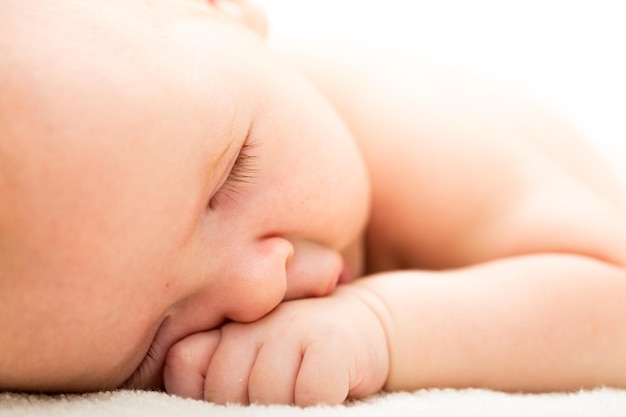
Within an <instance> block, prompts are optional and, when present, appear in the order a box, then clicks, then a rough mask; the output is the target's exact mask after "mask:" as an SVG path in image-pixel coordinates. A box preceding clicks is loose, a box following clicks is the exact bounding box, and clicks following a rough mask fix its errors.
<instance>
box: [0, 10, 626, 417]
mask: <svg viewBox="0 0 626 417" xmlns="http://www.w3.org/2000/svg"><path fill="white" fill-rule="evenodd" d="M259 2H260V3H261V4H262V5H264V6H265V7H266V8H267V9H268V11H269V17H270V22H271V24H272V26H271V27H273V31H272V32H270V33H272V34H273V35H272V36H277V37H284V36H289V37H294V36H295V37H303V38H311V37H322V38H323V37H325V36H336V35H339V37H342V38H344V39H345V38H358V39H366V40H371V41H372V42H373V41H376V42H379V43H380V42H382V43H385V42H389V43H390V44H393V45H394V46H396V47H397V46H398V44H401V43H403V42H404V43H405V44H407V45H409V44H410V46H411V47H412V48H414V49H415V51H416V52H417V53H420V54H423V55H427V56H432V57H434V58H437V59H441V60H448V61H450V62H452V63H453V64H455V65H462V66H466V67H468V68H470V69H473V70H478V71H482V72H485V73H491V74H493V75H494V76H498V77H504V78H508V79H510V80H512V81H514V82H517V83H520V84H522V85H524V86H526V87H528V88H529V89H530V90H534V92H536V93H537V94H538V95H539V96H541V97H542V98H544V99H546V100H548V101H550V102H551V103H552V104H554V105H555V106H556V107H558V108H559V109H560V110H561V111H563V112H564V113H565V114H566V115H567V116H569V117H570V118H571V119H572V120H573V121H574V122H575V123H576V124H577V125H578V127H579V128H580V129H581V130H583V131H584V132H585V133H586V134H587V136H588V137H590V138H591V139H592V144H593V145H594V146H596V148H597V149H598V151H599V152H600V153H601V154H602V155H603V156H605V157H606V159H607V161H608V163H609V164H611V165H612V166H613V168H614V170H615V172H616V173H617V174H618V176H619V177H620V178H621V179H622V181H623V182H622V184H625V185H626V153H625V152H624V148H625V146H624V145H625V144H626V124H625V123H624V120H626V81H625V80H626V76H625V74H626V60H624V59H623V52H622V51H624V50H626V45H624V43H625V41H624V40H625V39H626V25H623V24H622V21H623V12H622V11H621V8H620V6H621V5H620V2H619V1H614V2H613V3H611V2H610V1H608V2H601V3H598V4H601V5H602V8H600V7H599V6H598V7H595V8H594V4H596V3H595V2H592V1H591V0H583V1H580V2H565V1H562V0H528V1H525V2H506V1H504V2H503V1H501V0H497V1H496V0H475V1H472V2H467V1H465V0H438V1H423V2H422V1H419V2H409V1H406V0H404V1H402V0H388V1H385V2H380V1H375V2H370V1H367V0H335V1H319V0H298V1H292V0H259ZM507 5H508V6H507ZM507 19H508V20H507ZM321 22H323V25H322V24H321ZM580 28H584V31H583V30H580ZM314 35H315V36H314ZM624 189H625V190H626V186H625V187H624ZM213 415H218V416H231V417H238V416H252V415H255V416H256V415H260V416H279V417H280V416H283V417H291V416H294V417H295V416H320V417H322V416H324V417H331V416H337V417H348V416H355V415H359V416H366V417H367V416H395V415H412V416H420V417H428V416H437V417H454V416H480V417H490V416H550V417H552V416H561V415H565V416H570V417H575V416H594V417H595V416H626V390H624V391H620V390H611V389H598V390H594V391H581V392H577V393H571V394H563V393H561V394H542V395H528V394H524V395H522V394H504V393H499V392H492V391H485V390H461V391H455V390H424V391H418V392H415V393H394V394H382V395H378V396H374V397H372V398H369V399H367V400H366V401H357V402H352V403H349V404H347V405H345V406H337V407H314V408H308V409H300V408H296V407H286V406H272V407H260V406H251V407H240V406H227V407H222V406H216V405H213V404H208V403H204V402H199V401H189V400H182V399H179V398H174V397H170V396H167V395H165V394H162V393H154V392H131V391H119V392H110V393H99V394H89V395H80V396H71V395H66V396H59V397H48V396H31V395H19V394H0V416H1V417H5V416H14V417H20V416H139V417H142V416H146V417H147V416H150V417H159V416H186V417H194V416H213Z"/></svg>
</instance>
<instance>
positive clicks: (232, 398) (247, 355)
mask: <svg viewBox="0 0 626 417" xmlns="http://www.w3.org/2000/svg"><path fill="white" fill-rule="evenodd" d="M241 326H243V325H242V324H239V323H231V324H228V325H226V326H224V327H222V329H221V331H222V338H221V340H220V344H219V346H218V347H217V350H216V351H215V354H214V355H213V357H212V358H211V363H210V364H209V366H208V369H207V374H206V378H205V381H204V398H205V400H207V401H211V402H214V403H217V404H228V403H238V404H249V399H248V380H249V376H250V371H251V370H252V366H253V364H254V360H255V358H256V353H257V345H256V344H255V342H254V341H251V340H250V339H249V338H247V337H246V334H247V333H246V332H242V331H240V330H241Z"/></svg>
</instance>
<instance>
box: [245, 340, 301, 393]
mask: <svg viewBox="0 0 626 417" xmlns="http://www.w3.org/2000/svg"><path fill="white" fill-rule="evenodd" d="M301 359H302V353H301V349H300V346H299V344H298V345H296V346H293V345H289V344H286V343H276V342H274V343H268V344H265V345H263V346H261V348H260V349H259V353H258V355H257V358H256V361H255V362H254V366H253V367H252V372H251V373H250V381H249V383H248V396H249V398H250V402H251V403H256V404H293V403H294V389H295V385H296V376H297V374H298V368H299V366H300V361H301Z"/></svg>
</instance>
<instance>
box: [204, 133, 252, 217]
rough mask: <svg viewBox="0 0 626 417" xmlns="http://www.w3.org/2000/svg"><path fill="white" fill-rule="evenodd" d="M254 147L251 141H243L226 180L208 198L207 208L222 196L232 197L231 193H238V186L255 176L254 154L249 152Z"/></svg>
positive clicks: (211, 206)
mask: <svg viewBox="0 0 626 417" xmlns="http://www.w3.org/2000/svg"><path fill="white" fill-rule="evenodd" d="M254 147H255V145H254V144H253V143H250V142H245V143H244V144H243V146H242V147H241V149H240V150H239V155H237V159H236V160H235V163H234V164H233V167H232V168H231V169H230V172H229V173H228V177H227V178H226V181H224V183H223V184H222V186H221V187H220V188H219V189H218V190H217V192H216V193H215V194H214V195H213V197H211V199H210V200H209V208H214V206H215V204H216V203H219V201H220V199H221V198H222V197H224V196H226V197H229V198H231V199H234V198H233V194H237V195H239V194H240V190H239V187H240V186H241V185H244V184H250V183H252V182H253V180H254V178H256V176H257V174H258V171H257V169H256V167H255V161H256V156H255V155H253V154H252V153H251V150H252V149H253V148H254Z"/></svg>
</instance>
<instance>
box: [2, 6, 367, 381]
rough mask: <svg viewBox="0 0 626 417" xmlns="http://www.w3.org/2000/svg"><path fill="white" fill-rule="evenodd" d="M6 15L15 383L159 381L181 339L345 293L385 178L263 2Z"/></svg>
mask: <svg viewBox="0 0 626 417" xmlns="http://www.w3.org/2000/svg"><path fill="white" fill-rule="evenodd" d="M0 16H2V24H1V25H0V91H2V94H1V95H0V195H1V196H2V197H1V199H0V323H2V326H1V327H2V328H1V330H0V389H14V390H43V391H85V390H98V389H108V388H112V387H116V386H119V385H121V384H123V383H124V382H125V381H129V382H128V383H129V384H130V385H131V386H146V387H147V386H158V385H159V384H160V371H161V367H162V364H163V359H164V356H165V354H166V353H167V350H168V348H169V346H171V345H172V344H173V343H175V342H176V341H178V340H180V339H181V338H183V337H185V336H187V335H189V334H191V333H194V332H198V331H203V330H207V329H210V328H213V327H215V326H218V325H219V324H220V323H222V322H223V321H225V320H236V321H244V322H245V321H252V320H255V319H258V318H259V317H261V316H263V315H264V314H266V313H267V312H269V311H270V310H271V309H273V308H274V307H275V306H276V305H277V304H278V303H279V302H280V301H282V300H284V299H291V298H299V297H306V296H316V295H323V294H327V293H328V292H329V291H331V290H332V289H333V288H334V286H335V285H336V283H337V279H338V276H339V275H340V273H341V271H342V270H343V269H344V267H343V263H344V262H343V260H342V256H339V255H346V254H347V253H354V252H355V248H356V247H357V246H358V245H359V243H358V242H359V235H360V234H361V232H362V230H363V227H364V224H365V222H366V217H367V206H368V204H367V203H368V197H369V196H368V187H367V178H366V172H365V168H364V166H363V162H362V160H361V158H360V156H359V153H358V151H357V149H356V147H355V144H354V143H353V141H352V138H351V137H350V135H349V133H348V132H347V130H346V129H345V127H344V125H343V124H342V123H341V121H340V120H339V118H338V117H337V115H336V114H335V113H334V112H333V110H332V109H331V107H330V106H329V105H328V104H327V103H326V102H325V101H324V100H323V99H322V98H321V97H320V96H319V95H318V94H317V93H316V91H315V90H314V89H313V88H312V87H311V86H310V85H309V84H308V83H307V82H306V80H304V79H302V78H300V77H299V76H298V75H297V74H296V73H295V72H293V71H292V70H290V68H289V67H288V66H287V65H286V64H284V63H282V62H281V61H279V60H278V59H276V58H275V57H274V56H273V55H272V54H271V52H269V51H268V50H267V48H266V46H265V44H264V41H263V39H262V35H263V32H264V20H263V18H262V15H261V14H260V13H259V12H258V10H257V9H256V8H254V7H253V6H251V5H250V4H248V1H246V0H230V1H227V0H223V1H217V0H216V1H208V0H161V1H151V0H109V1H102V2H84V1H79V0H54V1H49V2H42V3H38V5H33V4H32V3H30V2H24V1H21V0H15V1H5V2H2V4H0ZM251 29H252V30H251ZM343 257H344V258H346V257H345V256H343ZM347 261H348V269H352V270H353V273H358V272H357V271H358V268H359V266H358V263H359V260H358V256H357V257H353V256H348V257H347ZM149 349H150V350H151V354H150V355H149V356H150V357H153V358H152V359H150V358H148V359H146V353H147V352H148V350H149ZM139 368H140V369H139Z"/></svg>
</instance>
